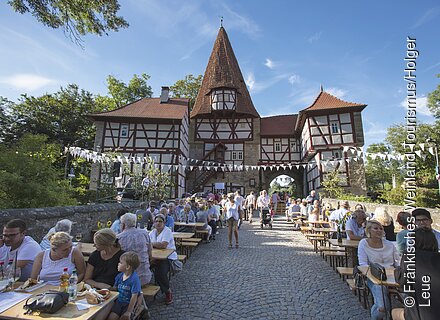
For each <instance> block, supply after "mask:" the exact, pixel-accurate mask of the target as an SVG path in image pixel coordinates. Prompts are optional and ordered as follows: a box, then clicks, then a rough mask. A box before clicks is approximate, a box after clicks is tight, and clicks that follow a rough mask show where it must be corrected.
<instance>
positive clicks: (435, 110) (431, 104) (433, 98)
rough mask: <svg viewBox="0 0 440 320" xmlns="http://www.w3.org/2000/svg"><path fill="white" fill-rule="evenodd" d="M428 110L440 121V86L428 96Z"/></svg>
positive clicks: (438, 76)
mask: <svg viewBox="0 0 440 320" xmlns="http://www.w3.org/2000/svg"><path fill="white" fill-rule="evenodd" d="M437 78H440V74H438V75H437ZM428 108H429V111H431V113H432V114H433V115H434V117H436V118H437V119H440V84H439V85H438V86H437V89H435V90H434V91H433V92H431V93H430V94H429V95H428Z"/></svg>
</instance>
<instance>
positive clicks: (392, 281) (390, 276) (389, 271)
mask: <svg viewBox="0 0 440 320" xmlns="http://www.w3.org/2000/svg"><path fill="white" fill-rule="evenodd" d="M358 269H359V271H360V272H362V274H363V275H366V276H367V278H368V279H370V280H371V282H373V283H374V284H379V285H384V286H387V287H398V286H399V284H398V283H397V282H396V278H395V277H394V268H385V273H386V275H387V279H386V280H385V281H380V280H379V279H377V278H376V277H375V276H373V275H372V274H371V269H370V268H369V267H368V266H360V267H358ZM367 271H368V273H367Z"/></svg>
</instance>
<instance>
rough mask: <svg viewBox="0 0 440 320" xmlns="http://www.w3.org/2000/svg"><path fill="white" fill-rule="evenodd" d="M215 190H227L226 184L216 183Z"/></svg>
mask: <svg viewBox="0 0 440 320" xmlns="http://www.w3.org/2000/svg"><path fill="white" fill-rule="evenodd" d="M214 189H215V190H225V183H224V182H216V183H215V184H214Z"/></svg>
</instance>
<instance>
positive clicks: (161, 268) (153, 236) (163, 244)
mask: <svg viewBox="0 0 440 320" xmlns="http://www.w3.org/2000/svg"><path fill="white" fill-rule="evenodd" d="M154 226H155V228H154V229H153V230H152V231H151V232H150V240H151V244H152V246H153V248H156V249H173V250H174V252H173V253H172V254H171V255H170V256H169V257H168V259H166V260H154V259H153V260H152V263H151V266H152V267H153V272H154V278H155V279H156V282H157V283H158V284H159V286H160V290H161V291H162V292H163V293H165V303H166V304H170V303H172V302H173V295H172V292H171V289H170V280H169V278H168V272H169V271H170V263H171V262H172V261H171V260H176V259H177V253H176V245H175V243H174V237H173V232H172V231H171V229H170V228H168V227H166V226H165V216H164V215H163V214H161V213H159V214H157V215H156V216H155V217H154Z"/></svg>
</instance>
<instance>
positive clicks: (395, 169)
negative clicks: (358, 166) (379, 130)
mask: <svg viewBox="0 0 440 320" xmlns="http://www.w3.org/2000/svg"><path fill="white" fill-rule="evenodd" d="M367 153H382V154H389V153H391V147H390V146H387V145H385V144H384V143H378V144H371V145H370V146H368V148H367ZM400 166H401V163H399V161H398V160H394V159H388V158H386V159H382V158H380V157H375V158H373V157H368V158H367V162H366V164H365V178H366V179H367V186H368V189H371V190H378V189H381V190H385V189H389V188H391V186H392V180H393V176H395V178H396V182H401V181H402V180H403V177H402V172H401V171H400V169H399V167H400Z"/></svg>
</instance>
